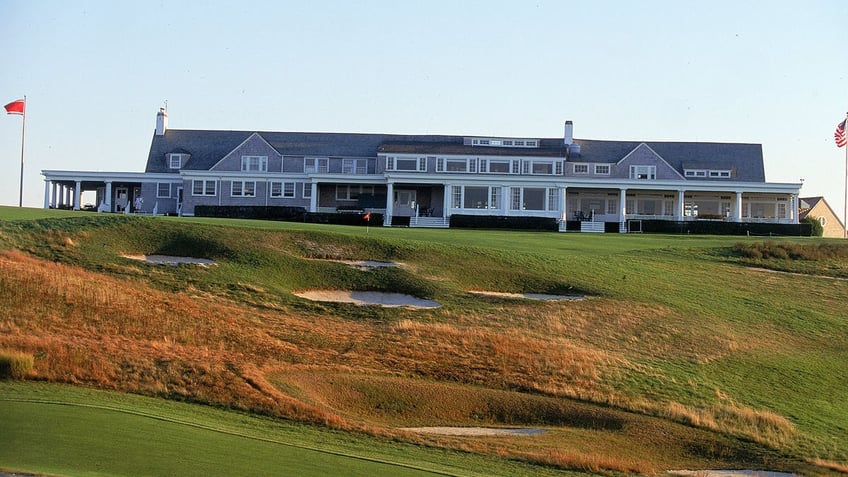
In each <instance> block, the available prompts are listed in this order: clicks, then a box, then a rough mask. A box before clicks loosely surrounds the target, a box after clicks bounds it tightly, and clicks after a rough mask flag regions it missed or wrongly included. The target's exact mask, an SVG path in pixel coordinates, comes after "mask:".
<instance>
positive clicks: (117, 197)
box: [41, 170, 179, 213]
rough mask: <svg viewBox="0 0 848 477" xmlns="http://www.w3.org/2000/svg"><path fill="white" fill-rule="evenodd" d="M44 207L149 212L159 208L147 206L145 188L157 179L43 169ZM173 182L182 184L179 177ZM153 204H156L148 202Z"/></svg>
mask: <svg viewBox="0 0 848 477" xmlns="http://www.w3.org/2000/svg"><path fill="white" fill-rule="evenodd" d="M41 174H42V175H43V176H44V208H45V209H71V210H83V209H84V210H92V211H98V212H145V213H150V212H151V211H152V210H153V208H155V207H156V204H154V203H145V196H144V186H145V185H146V184H148V183H151V182H152V183H153V184H154V187H155V184H156V181H157V180H162V179H161V178H158V179H154V178H151V177H150V176H149V175H148V174H145V173H141V172H139V173H132V172H81V171H56V170H43V171H41ZM170 179H173V180H175V181H179V175H178V174H177V175H174V177H173V178H170ZM148 202H152V201H148Z"/></svg>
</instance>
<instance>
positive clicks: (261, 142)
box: [210, 133, 278, 170]
mask: <svg viewBox="0 0 848 477" xmlns="http://www.w3.org/2000/svg"><path fill="white" fill-rule="evenodd" d="M251 142H258V144H259V145H260V147H261V148H262V149H265V148H266V147H267V148H268V149H271V150H273V151H274V152H278V151H276V150H275V149H274V146H272V145H270V144H268V141H266V140H265V138H263V137H262V135H260V134H259V133H253V134H251V135H250V136H248V137H247V139H245V140H244V141H242V142H241V144H239V145H238V146H236V147H234V148H233V150H231V151H230V152H228V153H227V154H225V155H224V157H222V158H221V159H220V160H218V162H216V163H215V164H213V165H212V167H210V170H211V169H216V168H217V167H216V166H218V165H219V164H221V162H223V161H225V160H227V159H228V158H229V157H230V156H231V155H232V154H233V153H235V152H236V151H238V150H239V149H242V148H243V147H245V146H246V145H249V144H250V143H251Z"/></svg>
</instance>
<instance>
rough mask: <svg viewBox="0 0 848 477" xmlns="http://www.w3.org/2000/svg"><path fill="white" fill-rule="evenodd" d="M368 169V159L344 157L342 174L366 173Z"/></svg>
mask: <svg viewBox="0 0 848 477" xmlns="http://www.w3.org/2000/svg"><path fill="white" fill-rule="evenodd" d="M367 171H368V161H367V160H366V159H342V174H365V173H367Z"/></svg>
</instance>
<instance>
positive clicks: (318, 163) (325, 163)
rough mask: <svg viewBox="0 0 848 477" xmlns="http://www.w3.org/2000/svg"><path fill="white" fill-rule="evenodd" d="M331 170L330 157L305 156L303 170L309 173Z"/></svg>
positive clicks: (322, 172) (323, 172)
mask: <svg viewBox="0 0 848 477" xmlns="http://www.w3.org/2000/svg"><path fill="white" fill-rule="evenodd" d="M329 171H330V158H328V157H304V158H303V172H305V173H307V174H309V173H312V174H315V173H319V174H326V173H327V172H329Z"/></svg>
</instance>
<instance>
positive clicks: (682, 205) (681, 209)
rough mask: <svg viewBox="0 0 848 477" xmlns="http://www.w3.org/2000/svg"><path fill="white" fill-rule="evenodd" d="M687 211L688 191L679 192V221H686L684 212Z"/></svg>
mask: <svg viewBox="0 0 848 477" xmlns="http://www.w3.org/2000/svg"><path fill="white" fill-rule="evenodd" d="M685 209H686V191H685V190H682V189H681V190H679V191H677V214H676V215H677V221H678V222H682V221H683V219H684V215H683V212H684V210H685Z"/></svg>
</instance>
